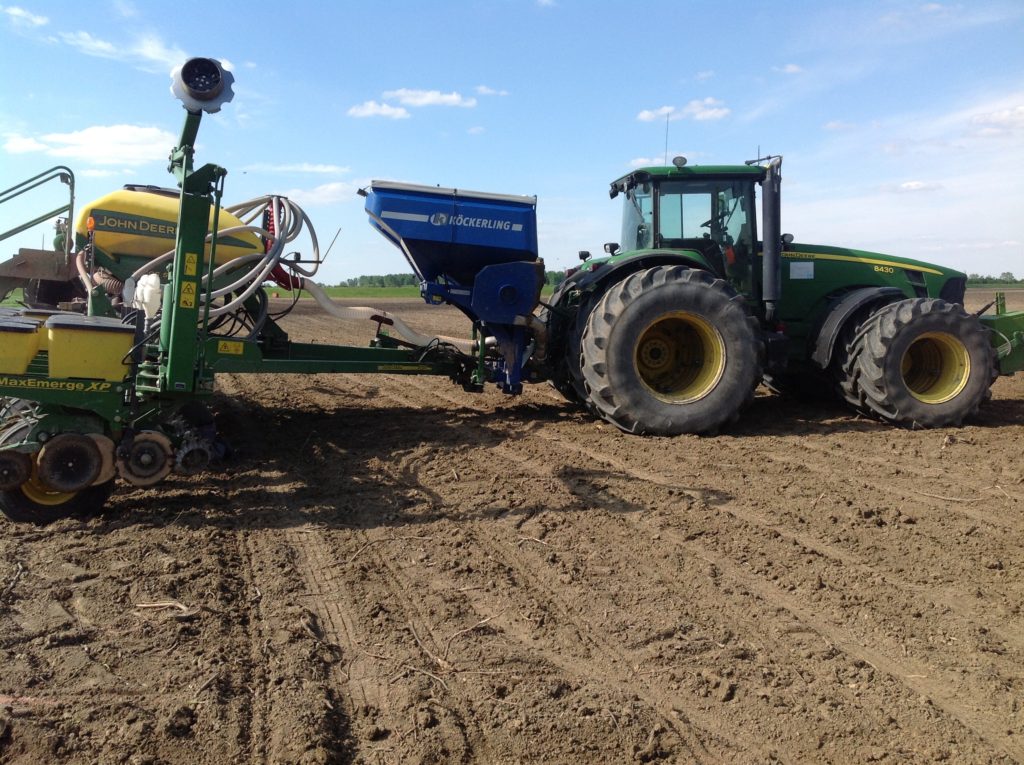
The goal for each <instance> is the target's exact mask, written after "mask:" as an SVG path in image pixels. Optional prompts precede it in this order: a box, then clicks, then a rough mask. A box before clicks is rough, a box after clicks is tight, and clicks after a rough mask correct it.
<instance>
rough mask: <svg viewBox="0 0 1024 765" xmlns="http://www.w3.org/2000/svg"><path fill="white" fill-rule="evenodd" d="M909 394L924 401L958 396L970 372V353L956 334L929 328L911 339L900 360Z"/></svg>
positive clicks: (930, 402) (935, 400) (944, 399)
mask: <svg viewBox="0 0 1024 765" xmlns="http://www.w3.org/2000/svg"><path fill="white" fill-rule="evenodd" d="M900 371H901V372H902V374H903V382H904V383H905V384H906V386H907V389H908V390H909V391H910V394H911V395H912V396H913V397H914V398H916V399H917V400H918V401H921V402H923V403H925V404H941V403H943V402H944V401H949V400H950V399H952V398H955V397H956V396H957V395H958V394H959V393H960V392H961V391H962V390H963V389H964V386H965V385H967V380H968V378H969V377H970V375H971V356H970V354H969V353H968V352H967V348H966V346H965V345H964V344H963V342H961V341H960V339H959V338H957V337H956V336H955V335H951V334H949V333H947V332H927V333H925V334H923V335H921V336H920V337H919V338H917V339H916V340H914V342H913V343H911V345H910V347H909V348H907V351H906V353H904V354H903V360H902V362H901V364H900Z"/></svg>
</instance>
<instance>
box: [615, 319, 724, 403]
mask: <svg viewBox="0 0 1024 765" xmlns="http://www.w3.org/2000/svg"><path fill="white" fill-rule="evenodd" d="M633 363H634V364H635V366H636V371H637V375H638V376H639V377H640V380H641V382H643V384H644V386H645V387H646V388H647V389H648V390H649V391H651V393H653V394H654V395H655V396H656V397H657V398H659V399H661V400H662V401H666V402H668V403H672V404H685V403H687V402H690V401H696V400H698V399H700V398H703V397H704V396H706V395H707V394H708V393H710V392H711V391H712V390H714V388H715V386H716V385H718V381H719V380H721V379H722V372H723V371H725V342H724V341H723V340H722V336H721V334H719V332H718V330H717V329H715V327H714V326H713V325H712V324H710V323H709V322H708V321H707V320H706V319H704V318H702V317H700V316H697V315H696V314H692V313H686V312H684V311H677V312H675V313H669V314H665V315H664V316H662V317H661V318H659V319H658V320H657V321H655V322H654V323H653V324H651V325H650V326H649V327H647V329H645V330H644V331H643V332H642V333H640V339H639V340H638V341H637V344H636V351H635V354H634V359H633Z"/></svg>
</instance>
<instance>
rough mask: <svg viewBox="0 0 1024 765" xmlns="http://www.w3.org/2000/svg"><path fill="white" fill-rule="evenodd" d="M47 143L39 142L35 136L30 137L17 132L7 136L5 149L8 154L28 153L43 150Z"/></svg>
mask: <svg viewBox="0 0 1024 765" xmlns="http://www.w3.org/2000/svg"><path fill="white" fill-rule="evenodd" d="M44 149H46V144H45V143H39V141H37V140H36V139H35V138H28V137H26V136H21V135H17V134H11V135H8V136H7V140H6V141H4V151H6V152H7V153H8V154H28V153H30V152H33V151H43V150H44Z"/></svg>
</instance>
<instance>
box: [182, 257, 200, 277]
mask: <svg viewBox="0 0 1024 765" xmlns="http://www.w3.org/2000/svg"><path fill="white" fill-rule="evenodd" d="M198 263H199V256H198V255H197V254H196V253H194V252H186V253H185V276H195V275H196V268H197V265H198Z"/></svg>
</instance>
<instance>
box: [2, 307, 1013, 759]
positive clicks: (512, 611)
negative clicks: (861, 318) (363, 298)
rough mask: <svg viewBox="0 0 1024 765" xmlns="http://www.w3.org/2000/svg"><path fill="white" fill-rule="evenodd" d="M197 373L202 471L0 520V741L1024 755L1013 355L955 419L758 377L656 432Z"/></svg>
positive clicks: (173, 746)
mask: <svg viewBox="0 0 1024 765" xmlns="http://www.w3.org/2000/svg"><path fill="white" fill-rule="evenodd" d="M972 301H973V303H974V304H976V305H980V303H981V302H982V301H981V298H980V297H979V298H977V299H975V298H973V297H972ZM380 307H383V308H386V309H389V310H394V311H395V312H396V313H399V314H400V315H402V316H403V317H405V318H407V320H408V321H409V322H410V323H411V324H412V325H413V326H415V327H417V328H427V329H433V330H436V331H441V332H445V333H450V334H460V335H464V334H466V333H467V330H468V327H467V326H466V322H465V320H464V319H462V318H461V316H460V315H459V314H457V313H455V312H453V311H450V310H448V309H439V308H431V307H426V306H423V305H421V304H419V303H418V302H413V301H407V302H402V303H400V304H396V303H392V304H389V305H382V306H380ZM969 307H971V306H970V305H969ZM1011 307H1014V308H1024V293H1017V294H1016V295H1014V296H1013V297H1012V300H1011ZM285 326H286V327H287V328H288V329H289V331H290V332H292V334H293V337H294V338H296V339H300V340H307V341H315V342H351V343H354V344H359V345H364V344H365V343H366V342H367V341H368V340H369V337H370V335H371V334H372V325H369V327H365V326H361V325H345V324H340V323H338V322H337V321H336V320H333V319H330V318H328V317H325V316H324V315H322V314H320V313H319V312H317V311H315V309H314V308H313V307H312V305H310V304H306V303H304V304H303V305H302V308H301V309H300V310H298V311H296V312H295V313H294V314H292V316H290V317H289V318H288V319H287V321H286V325H285ZM218 382H219V390H220V394H219V395H218V397H217V400H216V405H215V406H216V410H217V416H218V422H219V427H220V429H221V432H222V434H223V435H224V436H225V437H226V438H227V439H228V440H229V441H230V442H231V443H232V444H233V445H234V446H235V447H236V448H237V451H238V454H237V456H236V457H235V458H234V460H232V461H231V462H229V463H227V464H225V465H222V466H220V468H219V469H218V470H217V471H216V472H213V473H208V474H205V475H203V476H199V477H195V478H181V477H173V476H172V477H171V478H170V479H169V480H168V481H167V482H165V483H164V484H162V485H161V486H160V487H159V489H154V490H128V489H126V488H124V487H123V486H122V487H121V488H120V490H119V491H118V492H117V493H116V494H115V495H114V497H113V498H112V500H111V502H110V507H109V511H108V512H107V513H106V514H105V515H104V516H102V517H99V518H95V519H91V520H87V521H76V520H66V521H61V522H58V523H55V524H52V525H50V526H47V527H43V528H34V527H29V526H21V525H15V524H12V523H0V762H4V763H19V764H22V763H24V764H26V765H27V764H28V763H33V764H34V763H42V762H57V763H131V764H132V765H142V764H143V763H199V764H200V765H214V764H217V765H220V764H222V763H279V762H280V763H284V762H288V763H291V762H294V763H333V762H358V763H529V762H542V763H545V764H546V765H553V764H554V763H629V762H669V763H708V764H712V763H870V762H880V763H919V762H922V763H923V762H949V763H1012V762H1024V544H1022V543H1024V459H1022V448H1024V375H1017V376H1016V377H1015V378H1002V379H1000V380H999V381H998V382H997V383H996V385H995V386H994V389H993V394H994V395H993V401H992V402H991V403H990V404H988V405H987V406H985V407H983V410H982V414H981V416H980V417H979V418H978V419H977V420H975V421H974V422H972V423H971V424H969V425H968V426H966V427H963V428H959V429H945V430H931V431H915V432H911V431H904V430H895V429H892V428H890V427H887V426H884V425H881V424H878V423H876V422H873V421H870V420H866V419H863V418H859V417H857V416H855V415H853V414H851V413H850V412H848V411H847V410H845V409H843V408H840V407H839V406H829V405H823V404H819V405H797V404H795V403H792V402H790V401H787V400H785V399H782V398H779V397H777V396H773V395H771V394H769V393H767V392H766V391H760V392H759V395H758V396H757V398H756V399H755V402H754V404H753V406H752V407H751V408H750V410H749V411H747V412H746V414H745V415H744V416H743V417H742V419H741V420H740V422H739V423H738V424H736V425H735V426H733V427H731V428H730V429H729V430H728V431H727V432H724V433H723V434H722V435H719V436H717V437H707V438H699V437H680V438H674V439H657V438H638V437H631V436H626V435H623V434H621V433H619V432H618V431H617V430H616V429H614V428H613V427H610V426H607V425H603V424H601V423H599V422H596V421H595V420H594V419H593V418H591V417H590V416H588V415H587V414H586V413H584V412H581V411H578V410H575V409H573V408H571V407H570V406H568V405H567V404H565V403H564V402H563V401H562V400H561V398H560V397H559V395H558V394H557V393H556V392H555V391H554V390H553V389H551V388H548V387H547V386H534V387H532V388H530V389H528V390H527V391H526V393H525V395H523V396H521V397H519V398H508V397H504V396H502V395H501V394H500V393H498V392H496V391H493V390H488V391H487V392H485V393H483V394H477V395H474V394H469V393H465V392H463V391H462V390H461V388H458V387H456V386H453V385H452V384H451V383H450V382H448V381H447V380H444V379H436V378H426V377H402V376H391V375H384V376H361V377H359V376H328V375H312V376H302V377H299V376H295V377H285V376H280V375H269V376H246V375H223V376H221V377H220V378H218Z"/></svg>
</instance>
